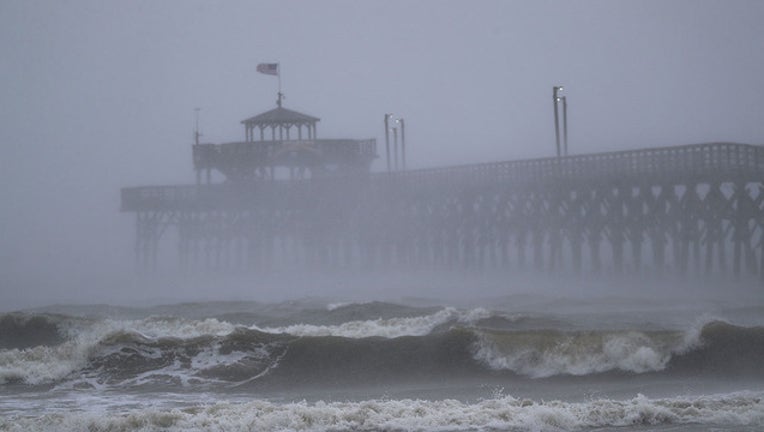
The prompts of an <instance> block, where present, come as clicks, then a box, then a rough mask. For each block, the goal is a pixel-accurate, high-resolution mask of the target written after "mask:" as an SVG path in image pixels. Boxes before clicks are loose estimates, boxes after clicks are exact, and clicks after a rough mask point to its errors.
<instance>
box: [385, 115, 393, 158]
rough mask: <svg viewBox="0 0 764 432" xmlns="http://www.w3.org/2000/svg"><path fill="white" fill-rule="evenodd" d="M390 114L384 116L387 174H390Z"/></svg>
mask: <svg viewBox="0 0 764 432" xmlns="http://www.w3.org/2000/svg"><path fill="white" fill-rule="evenodd" d="M392 116H393V115H392V114H385V155H386V156H387V172H390V117H392Z"/></svg>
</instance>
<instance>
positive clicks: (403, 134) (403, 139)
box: [398, 118, 406, 171]
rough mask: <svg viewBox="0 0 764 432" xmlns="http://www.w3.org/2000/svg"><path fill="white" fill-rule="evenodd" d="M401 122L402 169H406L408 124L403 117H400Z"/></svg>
mask: <svg viewBox="0 0 764 432" xmlns="http://www.w3.org/2000/svg"><path fill="white" fill-rule="evenodd" d="M398 122H399V123H400V124H401V169H402V170H404V171H406V124H405V122H404V121H403V119H402V118H401V119H398Z"/></svg>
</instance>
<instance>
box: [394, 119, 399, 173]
mask: <svg viewBox="0 0 764 432" xmlns="http://www.w3.org/2000/svg"><path fill="white" fill-rule="evenodd" d="M393 143H394V144H393V159H394V160H395V164H394V165H393V169H394V170H395V171H398V128H396V127H394V128H393Z"/></svg>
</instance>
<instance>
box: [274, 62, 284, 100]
mask: <svg viewBox="0 0 764 432" xmlns="http://www.w3.org/2000/svg"><path fill="white" fill-rule="evenodd" d="M276 75H277V76H278V77H279V94H278V96H279V103H278V106H279V108H281V99H282V97H283V96H284V95H283V94H281V63H276Z"/></svg>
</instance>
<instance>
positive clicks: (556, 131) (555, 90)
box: [552, 86, 562, 157]
mask: <svg viewBox="0 0 764 432" xmlns="http://www.w3.org/2000/svg"><path fill="white" fill-rule="evenodd" d="M560 91H562V86H554V87H552V103H553V105H554V106H553V108H554V140H555V145H556V147H555V148H556V149H557V157H560V115H559V113H558V111H559V110H558V108H557V107H558V104H559V102H560V97H559V96H557V93H558V92H560Z"/></svg>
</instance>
